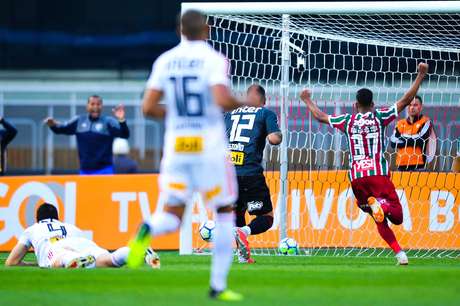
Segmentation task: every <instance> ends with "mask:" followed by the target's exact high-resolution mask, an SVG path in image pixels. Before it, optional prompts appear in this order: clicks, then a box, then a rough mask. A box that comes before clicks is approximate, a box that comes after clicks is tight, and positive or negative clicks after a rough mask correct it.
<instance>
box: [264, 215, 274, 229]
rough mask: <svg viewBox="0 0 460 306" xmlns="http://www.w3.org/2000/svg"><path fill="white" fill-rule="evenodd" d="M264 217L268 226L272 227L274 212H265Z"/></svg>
mask: <svg viewBox="0 0 460 306" xmlns="http://www.w3.org/2000/svg"><path fill="white" fill-rule="evenodd" d="M264 217H265V221H266V222H267V226H268V227H269V228H271V227H272V225H273V212H269V213H267V214H265V215H264Z"/></svg>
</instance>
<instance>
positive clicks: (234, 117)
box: [225, 106, 280, 176]
mask: <svg viewBox="0 0 460 306" xmlns="http://www.w3.org/2000/svg"><path fill="white" fill-rule="evenodd" d="M225 125H226V129H227V137H228V139H229V150H230V151H231V155H232V162H233V164H234V165H235V168H236V174H237V175H238V176H250V175H258V174H262V173H263V171H264V169H263V167H262V157H263V153H264V148H265V139H266V137H267V135H268V134H271V133H275V132H279V131H280V129H279V126H278V119H277V118H276V114H275V113H274V112H273V111H271V110H269V109H267V108H265V107H248V106H243V107H240V108H237V109H235V110H233V111H232V112H228V113H226V114H225Z"/></svg>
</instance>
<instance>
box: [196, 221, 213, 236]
mask: <svg viewBox="0 0 460 306" xmlns="http://www.w3.org/2000/svg"><path fill="white" fill-rule="evenodd" d="M215 227H216V223H215V222H214V221H212V220H208V221H205V222H203V223H201V225H200V229H199V233H200V236H201V239H203V240H204V241H212V238H213V237H212V236H213V232H214V228H215Z"/></svg>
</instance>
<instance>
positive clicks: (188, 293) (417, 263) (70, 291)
mask: <svg viewBox="0 0 460 306" xmlns="http://www.w3.org/2000/svg"><path fill="white" fill-rule="evenodd" d="M160 256H161V261H162V268H161V270H152V269H149V268H147V267H145V268H142V269H139V270H129V269H127V268H122V269H94V270H63V269H62V270H46V269H39V268H30V267H13V268H11V267H5V266H4V261H5V258H6V254H4V253H1V254H0V305H8V306H13V305H33V306H39V305H65V306H71V305H79V306H80V305H84V306H91V305H97V306H106V305H120V306H126V305H129V306H137V305H198V306H202V305H223V304H226V303H222V302H216V301H210V300H208V299H207V290H208V278H209V262H210V259H211V258H210V256H178V255H177V253H176V252H160ZM31 258H33V257H32V256H31V255H28V259H31ZM255 258H256V261H257V263H256V264H254V265H241V264H238V263H234V265H233V267H232V270H231V273H230V278H229V287H230V288H232V289H234V290H235V291H238V292H241V293H243V294H244V296H245V300H244V302H242V303H232V304H233V305H250V306H258V305H264V306H266V305H267V306H268V305H270V306H271V305H273V306H277V305H280V306H281V305H283V306H284V305H292V306H297V305H314V306H319V305H328V306H330V305H353V306H356V305H402V306H410V305H417V306H420V305H460V260H459V259H412V260H411V261H410V265H409V266H407V267H398V266H395V261H394V259H393V258H358V257H352V258H346V257H282V256H261V257H257V256H256V257H255Z"/></svg>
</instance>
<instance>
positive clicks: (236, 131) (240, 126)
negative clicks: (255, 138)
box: [230, 114, 256, 143]
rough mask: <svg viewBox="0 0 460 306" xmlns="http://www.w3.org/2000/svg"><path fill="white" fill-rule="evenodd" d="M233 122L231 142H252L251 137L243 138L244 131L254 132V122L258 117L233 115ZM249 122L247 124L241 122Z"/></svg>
mask: <svg viewBox="0 0 460 306" xmlns="http://www.w3.org/2000/svg"><path fill="white" fill-rule="evenodd" d="M230 119H231V120H232V129H231V131H230V142H246V143H249V141H250V140H251V139H250V138H249V137H245V136H241V132H242V131H243V130H252V128H253V127H254V121H255V119H256V115H254V114H247V115H232V116H231V117H230ZM243 120H247V122H246V123H242V122H241V121H243Z"/></svg>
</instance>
